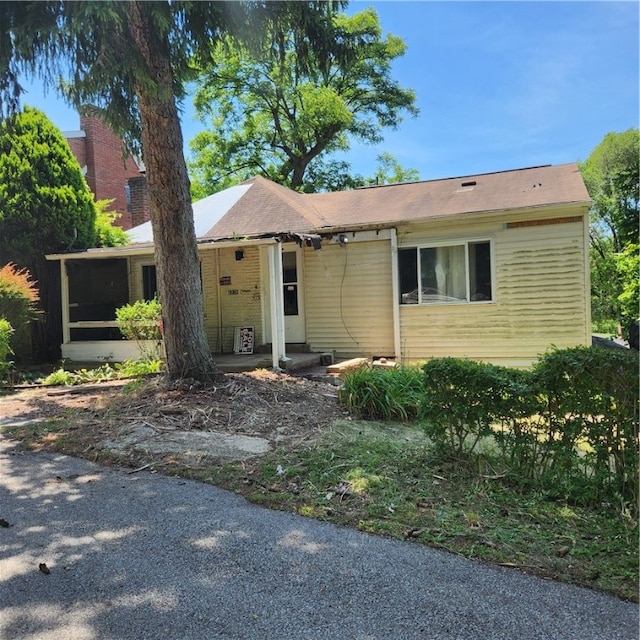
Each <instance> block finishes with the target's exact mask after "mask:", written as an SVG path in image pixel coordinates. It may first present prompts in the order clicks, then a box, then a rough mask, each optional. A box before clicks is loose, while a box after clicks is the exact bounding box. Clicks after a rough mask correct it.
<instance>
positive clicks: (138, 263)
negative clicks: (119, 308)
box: [129, 253, 155, 302]
mask: <svg viewBox="0 0 640 640" xmlns="http://www.w3.org/2000/svg"><path fill="white" fill-rule="evenodd" d="M147 264H155V262H154V259H153V253H149V255H144V256H131V257H130V258H129V302H135V301H136V300H142V295H143V291H142V266H143V265H147Z"/></svg>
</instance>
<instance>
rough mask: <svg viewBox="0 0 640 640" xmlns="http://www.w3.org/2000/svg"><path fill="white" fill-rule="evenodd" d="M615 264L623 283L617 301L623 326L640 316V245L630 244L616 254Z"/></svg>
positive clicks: (626, 327)
mask: <svg viewBox="0 0 640 640" xmlns="http://www.w3.org/2000/svg"><path fill="white" fill-rule="evenodd" d="M615 266H616V273H617V275H618V279H619V281H620V283H621V287H620V293H619V294H618V298H617V303H618V308H619V309H620V315H619V317H620V318H621V319H622V326H623V327H624V328H625V330H626V329H628V327H629V324H630V323H631V322H633V321H634V320H637V319H638V318H639V317H640V245H638V244H629V245H627V246H626V247H625V248H624V249H623V250H622V251H621V252H620V253H618V254H616V256H615Z"/></svg>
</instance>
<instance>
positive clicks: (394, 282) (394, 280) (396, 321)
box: [391, 228, 403, 362]
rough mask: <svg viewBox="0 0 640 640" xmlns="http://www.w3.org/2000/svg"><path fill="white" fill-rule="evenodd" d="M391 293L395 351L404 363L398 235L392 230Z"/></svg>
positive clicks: (397, 357) (396, 355)
mask: <svg viewBox="0 0 640 640" xmlns="http://www.w3.org/2000/svg"><path fill="white" fill-rule="evenodd" d="M391 291H392V295H393V305H392V309H393V349H394V351H395V357H396V359H399V360H400V362H402V358H403V354H402V353H401V351H400V281H399V279H398V234H397V232H396V230H395V228H393V229H391Z"/></svg>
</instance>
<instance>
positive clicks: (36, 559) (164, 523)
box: [0, 435, 638, 640]
mask: <svg viewBox="0 0 640 640" xmlns="http://www.w3.org/2000/svg"><path fill="white" fill-rule="evenodd" d="M0 518H1V519H3V520H5V521H6V523H0V524H3V527H0V638H2V639H3V640H27V639H29V640H36V639H37V640H54V639H55V640H62V639H64V640H85V639H90V638H91V639H93V638H95V639H113V640H129V639H130V640H143V639H145V638H148V639H163V640H172V639H175V640H190V639H200V638H202V639H212V638H231V639H240V640H243V639H247V640H249V639H251V640H261V639H264V640H275V639H282V640H297V639H300V640H302V639H310V640H311V639H321V638H322V639H325V638H326V639H331V640H335V639H343V638H344V639H345V640H383V639H384V640H393V639H414V638H416V639H417V638H420V639H433V640H436V639H437V640H449V639H451V640H453V639H457V640H458V639H459V640H466V639H469V640H471V639H476V640H492V639H493V640H498V639H503V640H517V639H527V640H530V639H536V638H539V639H541V640H634V639H636V638H638V607H637V605H635V604H632V603H628V602H623V601H620V600H617V599H615V598H611V597H608V596H606V595H603V594H600V593H596V592H593V591H589V590H586V589H580V588H577V587H573V586H568V585H563V584H559V583H555V582H552V581H547V580H540V579H537V578H533V577H530V576H527V575H523V574H521V573H518V572H516V571H512V570H507V569H504V570H501V569H499V568H492V567H488V566H485V565H483V564H481V563H477V562H471V561H468V560H465V559H463V558H460V557H457V556H454V555H450V554H446V553H440V552H437V551H433V550H431V549H428V548H425V547H423V546H419V545H417V544H411V543H403V542H398V541H393V540H385V539H382V538H376V537H371V536H367V535H365V534H362V533H358V532H356V531H353V530H350V529H346V528H340V527H336V526H333V525H329V524H323V523H320V522H316V521H313V520H309V519H305V518H301V517H298V516H295V515H292V514H288V513H281V512H275V511H269V510H266V509H262V508H259V507H257V506H252V505H250V504H248V503H247V502H246V501H245V500H243V499H242V498H240V497H238V496H236V495H233V494H231V493H228V492H225V491H222V490H219V489H217V488H215V487H211V486H207V485H204V484H199V483H195V482H189V481H185V480H181V479H177V478H168V477H163V476H161V475H159V474H152V473H149V472H147V471H140V472H138V473H128V472H127V471H126V470H114V469H108V468H105V467H98V466H95V465H92V464H91V463H88V462H86V461H83V460H79V459H74V458H68V457H65V456H61V455H54V454H38V453H24V452H20V451H18V450H17V449H16V448H15V447H14V445H13V443H11V442H9V441H7V440H6V439H3V438H2V436H1V435H0ZM4 524H9V525H10V526H9V527H4ZM41 563H44V565H46V567H45V566H44V565H43V566H42V569H39V565H40V564H41ZM43 570H44V571H43ZM47 571H48V572H49V573H46V572H47Z"/></svg>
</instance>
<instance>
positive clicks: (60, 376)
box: [40, 360, 163, 386]
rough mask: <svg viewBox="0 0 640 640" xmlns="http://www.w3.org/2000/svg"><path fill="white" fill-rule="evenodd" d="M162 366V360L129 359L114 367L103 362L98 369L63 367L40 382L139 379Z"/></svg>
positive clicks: (52, 383) (155, 371)
mask: <svg viewBox="0 0 640 640" xmlns="http://www.w3.org/2000/svg"><path fill="white" fill-rule="evenodd" d="M162 367H163V363H162V361H161V360H127V361H125V362H118V363H116V364H115V365H114V366H113V367H112V366H111V365H110V364H103V365H102V366H101V367H98V368H96V369H79V370H77V371H67V370H66V369H63V368H62V367H61V368H60V369H56V370H55V371H53V372H52V373H50V374H49V375H48V376H45V377H44V378H42V379H41V380H40V384H42V385H44V386H72V385H78V384H87V383H92V382H103V381H105V380H122V379H127V378H135V379H138V378H142V377H143V376H148V375H155V374H157V373H160V372H161V371H162Z"/></svg>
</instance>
